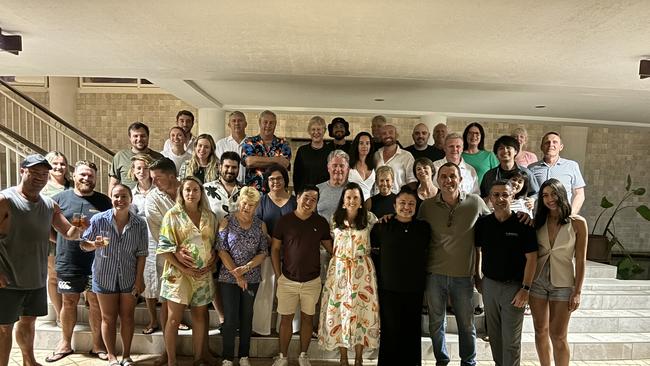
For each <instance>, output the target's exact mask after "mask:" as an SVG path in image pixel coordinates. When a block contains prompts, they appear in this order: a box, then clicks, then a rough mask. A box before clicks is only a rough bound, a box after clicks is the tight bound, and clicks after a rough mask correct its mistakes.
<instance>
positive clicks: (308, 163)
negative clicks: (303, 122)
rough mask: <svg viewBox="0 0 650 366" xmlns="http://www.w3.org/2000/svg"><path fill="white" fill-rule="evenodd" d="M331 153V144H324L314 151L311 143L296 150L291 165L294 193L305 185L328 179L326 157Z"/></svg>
mask: <svg viewBox="0 0 650 366" xmlns="http://www.w3.org/2000/svg"><path fill="white" fill-rule="evenodd" d="M331 151H332V144H331V143H325V144H324V145H323V147H321V148H320V149H314V148H313V147H312V146H311V143H309V144H307V145H302V146H300V147H299V148H298V152H297V153H296V160H295V161H294V163H293V190H294V192H296V191H298V189H300V188H301V187H303V186H304V185H306V184H313V185H316V184H318V183H323V182H325V181H326V180H328V179H329V178H330V177H329V174H328V173H327V155H329V153H330V152H331Z"/></svg>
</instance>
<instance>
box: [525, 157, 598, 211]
mask: <svg viewBox="0 0 650 366" xmlns="http://www.w3.org/2000/svg"><path fill="white" fill-rule="evenodd" d="M528 169H530V171H531V172H533V175H534V176H535V179H537V183H538V184H539V185H540V186H541V185H542V184H543V183H544V182H546V181H547V180H549V179H551V178H555V179H557V180H559V181H560V182H561V183H562V185H563V186H564V188H565V189H566V193H567V198H568V199H569V202H571V199H572V198H573V190H574V189H576V188H583V187H584V186H586V185H587V184H586V183H585V180H584V179H583V178H582V173H580V167H579V166H578V163H576V162H575V161H573V160H568V159H564V158H559V159H558V160H557V162H556V163H555V164H554V165H549V164H547V163H546V162H545V161H544V160H540V161H538V162H536V163H533V164H531V165H530V166H529V167H528Z"/></svg>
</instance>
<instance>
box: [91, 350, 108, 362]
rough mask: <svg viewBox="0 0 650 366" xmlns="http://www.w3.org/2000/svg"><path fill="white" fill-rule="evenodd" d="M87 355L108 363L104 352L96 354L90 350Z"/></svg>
mask: <svg viewBox="0 0 650 366" xmlns="http://www.w3.org/2000/svg"><path fill="white" fill-rule="evenodd" d="M88 354H89V355H90V356H91V357H97V358H99V359H100V360H102V361H108V352H106V351H97V352H95V351H93V350H90V352H88Z"/></svg>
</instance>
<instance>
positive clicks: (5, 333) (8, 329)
mask: <svg viewBox="0 0 650 366" xmlns="http://www.w3.org/2000/svg"><path fill="white" fill-rule="evenodd" d="M13 330H14V325H13V324H4V325H0V366H7V365H8V364H9V354H10V353H11V341H12V334H13Z"/></svg>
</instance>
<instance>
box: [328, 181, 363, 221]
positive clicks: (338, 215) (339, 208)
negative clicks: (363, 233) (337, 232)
mask: <svg viewBox="0 0 650 366" xmlns="http://www.w3.org/2000/svg"><path fill="white" fill-rule="evenodd" d="M353 189H356V190H358V191H359V195H360V196H361V202H360V206H359V210H358V211H357V217H355V218H354V226H355V228H356V229H365V228H366V226H368V211H367V210H366V207H365V206H364V204H363V202H364V197H363V191H362V190H361V187H359V185H358V184H356V183H348V184H346V185H345V187H343V191H342V192H341V198H339V204H338V205H336V211H334V218H333V221H334V224H335V226H336V227H337V228H339V229H344V228H345V223H344V221H345V219H346V216H347V212H346V210H345V209H344V208H343V198H344V197H345V192H347V191H351V190H353Z"/></svg>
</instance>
